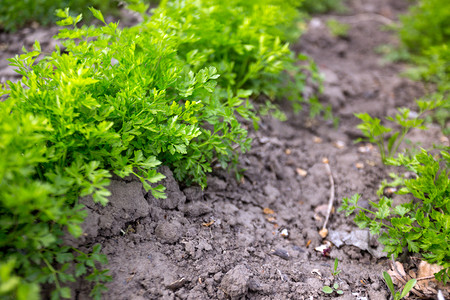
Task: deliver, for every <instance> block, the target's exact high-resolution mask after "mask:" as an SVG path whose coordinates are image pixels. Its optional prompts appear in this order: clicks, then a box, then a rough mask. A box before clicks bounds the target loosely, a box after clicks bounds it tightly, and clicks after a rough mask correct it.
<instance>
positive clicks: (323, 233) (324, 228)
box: [319, 158, 334, 238]
mask: <svg viewBox="0 0 450 300" xmlns="http://www.w3.org/2000/svg"><path fill="white" fill-rule="evenodd" d="M322 162H323V163H324V164H325V168H326V169H327V174H328V178H329V179H330V185H331V187H330V199H329V200H328V209H327V215H326V217H325V222H323V226H322V230H320V232H319V234H320V236H321V237H322V238H325V237H326V236H327V235H328V229H327V224H328V220H329V219H330V215H331V210H332V209H333V201H334V180H333V174H331V168H330V164H329V161H328V159H327V158H324V159H323V160H322Z"/></svg>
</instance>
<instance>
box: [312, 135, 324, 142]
mask: <svg viewBox="0 0 450 300" xmlns="http://www.w3.org/2000/svg"><path fill="white" fill-rule="evenodd" d="M313 142H314V143H316V144H320V143H322V139H321V138H320V137H318V136H315V137H313Z"/></svg>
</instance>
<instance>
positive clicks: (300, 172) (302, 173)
mask: <svg viewBox="0 0 450 300" xmlns="http://www.w3.org/2000/svg"><path fill="white" fill-rule="evenodd" d="M296 171H297V174H298V175H300V176H302V177H306V175H308V172H307V171H305V170H303V169H301V168H297V169H296Z"/></svg>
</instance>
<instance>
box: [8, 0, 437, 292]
mask: <svg viewBox="0 0 450 300" xmlns="http://www.w3.org/2000/svg"><path fill="white" fill-rule="evenodd" d="M406 2H407V1H401V0H371V1H368V0H366V1H363V0H360V1H357V0H354V1H352V2H351V3H350V5H349V6H350V8H351V9H350V11H349V12H348V13H347V14H346V15H345V16H344V15H341V16H333V17H335V18H336V19H338V20H340V21H342V22H344V23H348V24H350V25H351V29H350V31H349V33H348V36H347V37H344V38H336V37H333V36H332V35H331V34H330V33H329V30H328V29H327V27H326V26H325V25H324V24H325V21H326V19H327V18H330V16H329V15H324V16H316V17H314V18H313V19H312V20H311V22H310V23H309V25H310V26H309V28H308V31H307V32H306V33H305V34H304V35H303V36H302V38H301V40H300V41H299V42H298V44H296V45H294V49H296V50H298V51H302V52H304V53H306V54H308V55H310V56H311V57H312V58H313V59H314V60H315V61H316V62H317V64H318V66H319V68H320V71H321V72H322V74H323V75H324V77H325V91H324V94H323V95H322V96H321V100H322V101H323V102H324V103H329V104H331V105H332V107H333V112H334V115H335V116H337V117H339V119H340V122H339V126H338V128H337V129H336V128H334V127H333V124H331V122H323V121H318V120H310V119H309V118H308V116H307V112H304V113H300V114H299V115H294V114H292V113H291V112H290V111H289V110H286V113H287V115H288V117H289V118H288V121H286V122H280V121H277V120H274V119H272V118H264V119H263V121H262V122H261V126H260V130H259V131H257V132H254V131H251V133H250V135H251V136H252V137H253V148H252V150H251V151H250V152H249V153H247V154H245V155H242V157H241V158H240V167H242V168H244V169H245V172H244V177H243V180H241V181H240V182H237V181H236V179H235V177H234V175H233V174H228V173H226V172H224V171H222V170H221V169H219V168H215V169H214V171H213V173H212V174H211V175H210V176H209V177H208V188H207V189H206V190H204V191H202V190H201V189H200V188H198V187H183V186H180V185H179V184H178V183H177V182H176V181H175V180H174V179H173V176H172V174H171V172H170V170H169V169H167V168H162V169H161V172H163V173H164V174H165V175H166V176H167V179H165V181H164V184H165V186H166V187H167V196H168V199H166V200H156V199H154V198H153V197H151V196H150V195H148V194H146V193H145V192H144V191H143V189H142V187H141V184H140V183H138V182H136V181H133V179H131V178H130V179H128V180H115V181H113V182H112V184H111V191H112V192H113V195H112V196H111V198H110V204H109V205H108V206H107V207H106V208H101V207H99V206H96V205H93V204H92V201H90V199H88V198H87V199H82V202H83V203H84V204H85V205H86V207H87V210H88V212H89V217H88V218H87V220H86V222H85V224H84V228H85V233H86V235H85V236H84V237H83V239H82V240H78V241H69V242H71V243H75V244H79V245H82V247H89V246H91V245H92V244H94V243H101V244H102V246H103V250H102V251H103V253H105V254H107V256H108V258H109V266H108V268H109V269H110V270H111V275H112V276H113V278H114V280H113V282H111V283H108V284H107V286H108V288H109V290H108V292H107V293H106V295H105V297H104V298H105V299H228V298H231V299H326V298H328V297H330V296H327V295H326V294H324V293H323V292H322V291H321V290H322V287H323V286H324V285H330V284H332V283H333V282H334V278H333V276H332V274H331V271H332V267H333V263H334V259H335V258H338V259H339V269H340V270H342V272H341V273H340V274H339V277H338V279H337V282H338V283H339V286H340V288H341V289H342V290H343V291H344V294H343V295H342V296H339V297H337V294H334V295H332V297H333V298H338V299H361V300H362V299H387V298H388V295H389V294H388V291H387V288H386V286H385V285H384V283H383V280H382V278H381V272H382V271H383V270H388V269H389V263H388V260H387V259H386V258H384V254H383V253H381V252H380V246H379V245H378V243H377V241H376V239H375V238H372V237H370V236H369V234H368V232H367V231H365V230H358V229H357V227H356V226H355V225H354V224H353V223H352V222H351V221H350V220H349V219H346V218H345V217H344V215H343V214H341V213H335V214H333V215H332V216H331V219H330V222H329V225H328V228H329V230H330V233H329V236H328V239H329V240H331V241H332V242H333V243H334V245H333V246H332V248H331V252H330V253H329V255H328V256H325V255H323V254H322V253H319V252H317V251H315V250H314V249H315V248H316V247H318V246H320V245H321V244H322V243H323V240H322V238H321V237H320V236H319V234H318V231H319V230H320V228H321V226H322V224H323V219H324V218H323V216H321V215H320V212H319V213H316V211H317V210H320V209H321V208H322V211H323V205H326V204H327V203H328V199H329V195H330V182H329V177H328V175H327V170H326V168H325V165H324V163H323V162H322V159H323V158H328V160H329V165H330V167H331V171H332V176H333V178H334V183H335V199H336V200H335V206H339V204H340V203H341V199H342V198H343V197H349V196H351V195H353V194H354V193H360V194H362V195H363V199H365V201H364V202H363V204H364V205H367V199H375V197H376V190H377V188H378V186H379V184H380V182H381V181H382V180H383V179H386V178H388V173H389V171H390V170H389V169H388V168H387V167H385V166H384V165H382V164H381V162H380V158H379V154H378V153H377V151H376V149H375V148H374V149H372V150H371V151H369V152H367V153H361V152H359V151H358V147H359V146H361V144H354V140H355V139H356V138H358V137H361V136H360V133H359V132H358V130H357V129H356V128H355V125H356V124H357V123H358V122H357V119H356V118H355V117H354V116H353V114H354V113H355V112H368V113H370V114H372V115H374V116H378V117H382V116H385V115H389V114H392V113H393V112H394V111H395V108H396V107H399V106H408V107H414V105H413V104H414V100H415V99H416V98H417V97H420V96H421V95H423V93H424V88H423V87H422V85H421V84H420V83H417V82H411V81H409V80H408V79H405V78H403V77H401V76H399V73H400V72H401V71H402V70H404V66H403V65H401V64H396V63H395V64H383V63H382V59H381V56H379V55H378V54H376V53H375V51H374V49H375V48H376V47H377V46H379V45H383V44H395V43H396V42H397V41H396V39H395V36H394V35H393V34H392V33H389V32H387V31H383V30H382V28H381V27H382V25H383V24H382V23H381V22H380V20H379V19H380V18H379V17H376V16H377V15H383V16H384V17H386V18H389V19H392V20H394V21H395V19H396V16H397V15H398V13H400V12H404V10H405V8H406V6H407V5H406ZM362 15H364V16H365V17H364V18H361V16H362ZM383 20H384V19H383ZM28 30H29V31H31V33H30V34H37V33H36V32H40V31H39V30H41V29H39V28H38V29H32V28H31V29H28ZM33 30H34V31H33ZM52 30H54V29H51V30H50V31H48V29H47V31H45V33H42V37H41V36H40V37H41V38H42V39H44V40H45V39H46V41H47V43H44V44H45V45H48V47H52V45H51V43H50V42H49V38H48V37H50V36H52V35H53V34H54V32H53V31H52ZM25 31H26V30H24V31H22V32H19V33H18V34H16V35H6V34H0V46H1V47H3V48H4V49H7V51H5V52H4V53H3V54H2V57H1V59H0V81H5V80H6V79H12V78H13V77H14V76H15V75H14V74H13V73H11V72H10V69H9V67H5V66H4V65H5V61H4V59H3V57H4V56H11V55H10V54H13V53H15V52H17V51H18V49H16V48H15V47H14V45H15V44H18V43H22V42H23V41H24V42H26V43H28V42H30V43H31V42H32V41H33V39H34V38H35V37H33V36H32V37H28V38H29V39H30V41H27V39H26V38H25V39H23V37H24V35H25V36H29V33H28V32H25ZM14 43H15V44H14ZM5 47H6V48H5ZM5 70H6V71H5ZM412 136H413V137H414V139H415V140H416V141H419V142H422V143H423V144H424V145H425V146H426V145H431V144H432V143H433V142H436V141H438V139H439V138H440V131H439V129H438V128H437V127H432V128H431V130H430V131H428V133H427V134H426V135H424V134H421V133H413V135H412ZM298 169H302V170H304V171H306V172H307V174H306V176H302V175H300V174H299V170H298ZM300 173H301V171H300ZM303 175H304V174H303ZM265 208H269V209H271V210H273V214H265V212H266V213H267V212H268V210H267V209H266V211H265V210H264V209H265ZM206 225H209V226H206ZM283 229H286V230H287V231H288V233H289V236H288V237H283V235H282V234H281V233H282V231H283ZM350 234H352V237H353V239H350V238H349V235H350ZM346 238H347V239H346ZM88 288H89V285H88V284H87V283H86V282H78V283H77V284H76V285H74V290H75V293H74V298H75V299H88V298H89V297H88V296H87V293H88Z"/></svg>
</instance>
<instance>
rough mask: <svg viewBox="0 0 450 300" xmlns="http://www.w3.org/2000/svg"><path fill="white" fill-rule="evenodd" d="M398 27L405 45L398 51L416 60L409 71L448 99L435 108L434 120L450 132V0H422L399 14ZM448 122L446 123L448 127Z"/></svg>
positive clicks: (409, 58)
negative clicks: (406, 12)
mask: <svg viewBox="0 0 450 300" xmlns="http://www.w3.org/2000/svg"><path fill="white" fill-rule="evenodd" d="M400 20H401V23H402V24H401V26H400V27H399V29H398V33H399V36H400V38H401V41H402V45H403V48H404V49H400V50H399V52H402V53H404V51H405V49H406V51H407V52H408V54H407V55H406V56H405V57H406V58H408V60H410V61H411V62H412V63H414V65H415V66H414V67H412V68H410V69H409V70H408V71H407V72H406V74H407V75H409V76H410V77H412V78H413V79H415V80H423V81H425V82H428V83H431V84H432V85H431V88H432V89H433V90H435V88H436V87H437V94H438V95H439V96H440V97H443V98H444V99H446V105H444V106H443V107H441V108H439V109H437V110H436V112H435V114H434V118H435V120H437V121H438V122H439V123H440V125H441V126H442V127H443V128H444V132H445V133H446V134H448V133H450V128H449V127H448V121H449V120H450V113H449V111H450V104H449V103H450V101H449V99H448V96H449V92H450V66H449V63H448V62H449V58H450V31H449V30H448V28H449V27H450V2H448V1H446V0H420V1H418V3H417V4H416V5H413V6H411V8H410V10H409V12H408V14H407V15H404V16H402V17H401V18H400ZM446 126H447V127H446Z"/></svg>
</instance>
